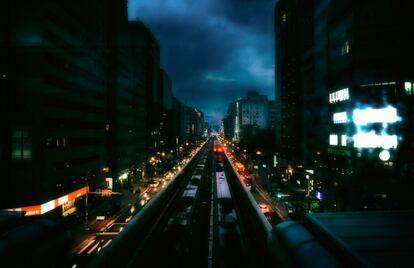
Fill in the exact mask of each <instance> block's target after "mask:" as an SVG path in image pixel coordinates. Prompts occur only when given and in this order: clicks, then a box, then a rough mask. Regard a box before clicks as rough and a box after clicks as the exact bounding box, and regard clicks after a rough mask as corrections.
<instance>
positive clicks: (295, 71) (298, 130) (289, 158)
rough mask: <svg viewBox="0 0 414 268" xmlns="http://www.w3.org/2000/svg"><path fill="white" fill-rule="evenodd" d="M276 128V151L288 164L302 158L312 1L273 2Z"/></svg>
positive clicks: (310, 43) (301, 161) (311, 28)
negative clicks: (303, 68) (306, 57)
mask: <svg viewBox="0 0 414 268" xmlns="http://www.w3.org/2000/svg"><path fill="white" fill-rule="evenodd" d="M275 32H276V34H275V44H276V49H275V52H276V53H275V56H276V60H275V62H276V66H277V67H276V68H275V71H276V75H275V77H276V91H275V96H276V106H277V108H276V109H277V112H278V114H279V117H280V118H279V119H278V120H277V121H279V122H278V124H277V129H276V139H277V144H278V153H279V155H280V157H281V160H283V159H284V160H285V161H286V162H287V163H288V164H295V165H302V164H303V161H304V150H305V148H304V122H305V121H304V110H305V106H304V96H305V95H306V93H304V86H305V85H304V80H303V78H302V75H301V72H302V66H303V62H304V54H305V52H306V51H307V50H308V49H309V48H311V47H312V42H313V1H312V0H280V1H278V2H277V3H276V6H275Z"/></svg>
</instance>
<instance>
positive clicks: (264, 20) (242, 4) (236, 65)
mask: <svg viewBox="0 0 414 268" xmlns="http://www.w3.org/2000/svg"><path fill="white" fill-rule="evenodd" d="M274 2H275V1H274V0H129V18H130V20H134V19H138V20H142V21H143V22H144V23H145V24H146V25H147V26H148V27H149V28H150V29H151V30H152V31H153V32H154V34H155V36H156V38H157V39H158V41H159V43H160V46H161V65H162V67H163V68H164V69H166V70H167V72H168V73H169V74H170V76H171V78H172V80H173V92H174V95H175V96H176V97H178V98H179V99H180V100H181V101H183V102H184V103H185V104H187V105H190V106H194V107H195V108H199V109H201V110H202V111H204V112H205V114H206V119H207V121H209V122H210V123H214V124H218V122H219V120H220V119H221V118H222V117H223V115H224V114H225V113H226V111H227V105H228V104H229V103H230V102H231V101H233V100H235V99H237V98H239V97H243V96H245V94H246V92H247V90H249V89H257V90H258V91H259V92H261V93H262V94H266V95H267V96H268V97H269V98H270V99H274V40H273V38H274V37H273V36H274V33H273V7H274Z"/></svg>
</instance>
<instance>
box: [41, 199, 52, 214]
mask: <svg viewBox="0 0 414 268" xmlns="http://www.w3.org/2000/svg"><path fill="white" fill-rule="evenodd" d="M54 208H55V200H52V201H49V202H47V203H44V204H42V205H41V206H40V211H41V212H40V213H41V214H44V213H46V212H49V211H51V210H53V209H54Z"/></svg>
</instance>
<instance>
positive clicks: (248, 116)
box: [224, 90, 269, 140]
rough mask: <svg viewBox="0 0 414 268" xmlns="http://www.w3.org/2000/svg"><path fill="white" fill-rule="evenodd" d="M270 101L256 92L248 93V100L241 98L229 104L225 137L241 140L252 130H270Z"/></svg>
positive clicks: (225, 121)
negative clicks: (244, 133)
mask: <svg viewBox="0 0 414 268" xmlns="http://www.w3.org/2000/svg"><path fill="white" fill-rule="evenodd" d="M268 120H269V110H268V100H267V97H266V96H264V95H261V94H259V93H258V92H257V91H255V90H251V91H248V92H247V96H246V98H240V99H238V100H236V101H234V102H232V103H230V104H229V106H228V109H227V116H226V118H225V120H224V123H225V126H224V128H225V136H226V137H227V138H229V139H233V140H240V139H241V138H242V136H243V132H244V131H249V132H250V130H251V129H252V128H257V129H265V128H268Z"/></svg>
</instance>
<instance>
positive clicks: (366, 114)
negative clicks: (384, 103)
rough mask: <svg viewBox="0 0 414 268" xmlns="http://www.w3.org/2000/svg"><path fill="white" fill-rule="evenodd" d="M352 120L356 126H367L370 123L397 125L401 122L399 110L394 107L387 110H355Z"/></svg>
mask: <svg viewBox="0 0 414 268" xmlns="http://www.w3.org/2000/svg"><path fill="white" fill-rule="evenodd" d="M352 120H353V121H354V123H355V124H356V125H360V126H363V125H366V124H368V123H395V122H397V121H398V120H399V117H398V115H397V109H395V108H394V107H392V106H388V107H386V108H380V109H373V108H366V109H355V110H354V111H353V117H352Z"/></svg>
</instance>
